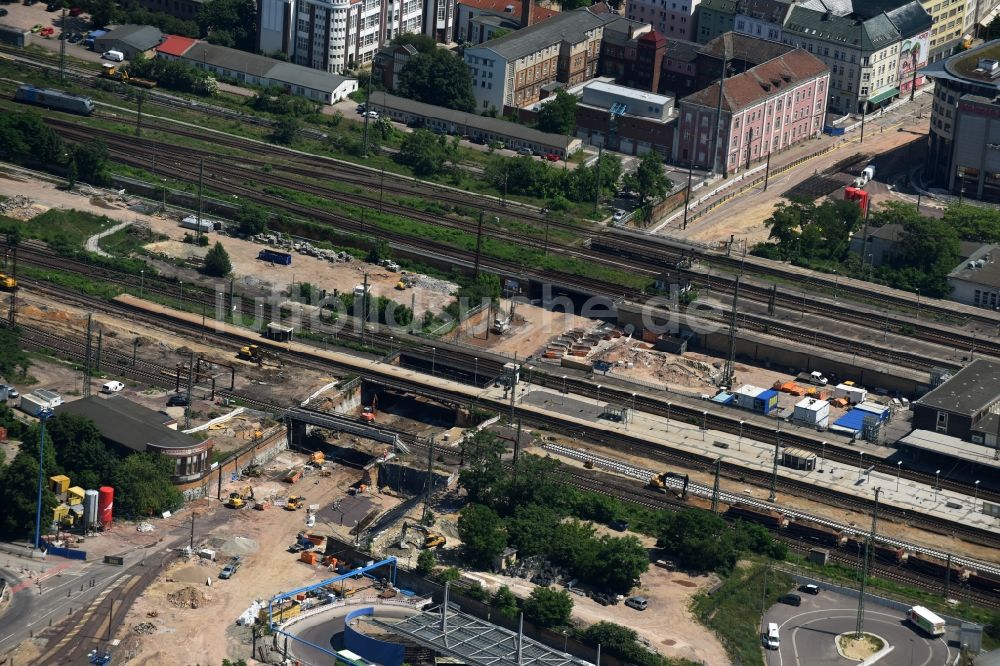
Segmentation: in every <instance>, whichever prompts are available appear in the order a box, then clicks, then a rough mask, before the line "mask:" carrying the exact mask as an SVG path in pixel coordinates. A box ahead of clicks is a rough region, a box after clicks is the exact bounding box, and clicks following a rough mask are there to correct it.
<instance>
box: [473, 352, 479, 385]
mask: <svg viewBox="0 0 1000 666" xmlns="http://www.w3.org/2000/svg"><path fill="white" fill-rule="evenodd" d="M472 362H473V364H474V366H475V370H473V372H472V383H473V384H475V385H476V386H477V387H478V386H479V357H478V356H474V357H473V358H472Z"/></svg>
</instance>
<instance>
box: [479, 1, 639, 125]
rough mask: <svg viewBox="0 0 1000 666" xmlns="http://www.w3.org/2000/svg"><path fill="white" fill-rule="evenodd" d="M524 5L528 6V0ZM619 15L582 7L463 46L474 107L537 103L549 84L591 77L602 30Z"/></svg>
mask: <svg viewBox="0 0 1000 666" xmlns="http://www.w3.org/2000/svg"><path fill="white" fill-rule="evenodd" d="M524 4H525V5H527V6H528V7H529V8H530V5H531V4H532V3H531V2H530V0H524ZM529 16H530V14H529ZM620 20H621V18H620V17H619V16H617V15H615V14H608V13H602V12H600V11H598V10H597V9H595V8H591V7H586V8H583V9H576V10H573V11H569V12H562V13H560V14H556V15H555V16H553V17H552V18H550V19H548V20H547V21H545V22H544V23H539V24H534V25H528V26H527V27H525V28H522V29H521V30H518V31H517V32H512V33H510V34H507V35H504V36H502V37H498V38H496V39H491V40H490V41H488V42H484V43H482V44H480V45H478V46H474V47H472V48H467V49H466V50H465V63H466V64H467V65H468V66H469V70H470V72H471V73H472V91H473V94H474V95H475V97H476V108H477V109H479V110H482V111H488V110H491V109H492V110H496V111H497V112H499V113H504V112H506V110H509V109H514V108H519V107H523V106H527V105H530V104H533V103H535V102H537V101H538V100H539V99H541V91H542V87H543V86H545V85H547V84H550V83H553V82H555V81H559V82H560V83H564V84H567V85H575V84H577V83H582V82H583V81H586V80H587V79H591V78H593V77H594V76H595V75H596V74H597V65H598V60H599V58H600V53H601V39H602V37H603V35H604V29H605V27H606V26H607V25H608V24H610V23H614V22H617V21H620Z"/></svg>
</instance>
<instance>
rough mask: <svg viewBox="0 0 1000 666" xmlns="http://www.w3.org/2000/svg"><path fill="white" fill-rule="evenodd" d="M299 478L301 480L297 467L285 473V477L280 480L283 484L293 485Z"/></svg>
mask: <svg viewBox="0 0 1000 666" xmlns="http://www.w3.org/2000/svg"><path fill="white" fill-rule="evenodd" d="M301 478H302V470H301V469H299V468H297V467H293V468H291V469H290V470H288V471H287V472H285V476H284V477H282V480H283V481H284V482H285V483H295V482H296V481H298V480H299V479H301Z"/></svg>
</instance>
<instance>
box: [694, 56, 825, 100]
mask: <svg viewBox="0 0 1000 666" xmlns="http://www.w3.org/2000/svg"><path fill="white" fill-rule="evenodd" d="M827 71H829V70H828V69H827V66H826V65H825V64H823V61H821V60H820V59H819V58H817V57H816V56H814V55H813V54H811V53H809V52H808V51H806V50H805V49H795V50H794V51H791V52H789V53H786V54H785V55H782V56H778V57H777V58H773V59H771V60H768V61H767V62H765V63H761V64H760V65H757V66H756V67H752V68H750V69H748V70H747V71H745V72H743V73H742V74H738V75H736V76H734V77H732V78H728V79H726V92H725V96H724V98H723V103H722V107H723V109H725V110H726V111H739V110H740V109H743V108H746V107H748V106H751V105H753V104H756V103H758V102H760V101H762V100H764V99H767V98H768V97H771V96H772V95H777V94H778V93H780V92H781V91H782V90H784V89H786V88H793V87H795V86H797V85H799V84H801V83H802V82H804V81H809V80H811V79H813V78H815V77H817V76H819V75H821V74H823V73H824V72H827ZM681 102H688V103H690V104H698V105H701V106H708V107H711V108H713V109H714V108H716V107H717V106H718V104H719V82H718V81H716V82H715V83H713V84H712V85H710V86H708V87H707V88H704V89H702V90H699V91H698V92H696V93H693V94H691V95H688V96H687V97H685V98H684V99H682V100H681Z"/></svg>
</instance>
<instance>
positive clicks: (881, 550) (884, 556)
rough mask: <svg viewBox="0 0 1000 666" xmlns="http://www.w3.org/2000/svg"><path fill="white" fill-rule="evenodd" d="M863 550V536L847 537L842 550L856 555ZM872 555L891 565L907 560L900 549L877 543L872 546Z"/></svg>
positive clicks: (903, 551) (905, 554)
mask: <svg viewBox="0 0 1000 666" xmlns="http://www.w3.org/2000/svg"><path fill="white" fill-rule="evenodd" d="M864 548H865V538H864V537H863V536H851V537H848V538H847V543H846V544H845V545H844V549H845V550H847V551H848V552H851V553H857V552H859V550H861V551H863V550H864ZM872 554H873V555H874V556H875V559H877V560H881V561H882V562H890V563H892V564H901V563H905V562H906V560H907V559H908V554H907V552H906V551H905V550H903V549H902V548H898V547H896V546H890V545H888V544H884V543H879V542H878V541H876V542H875V544H874V545H873V546H872Z"/></svg>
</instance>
